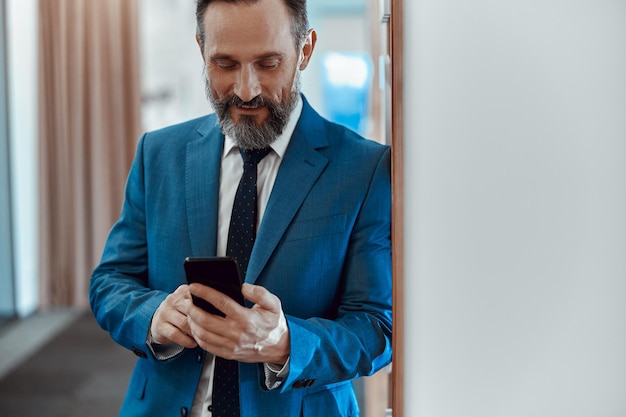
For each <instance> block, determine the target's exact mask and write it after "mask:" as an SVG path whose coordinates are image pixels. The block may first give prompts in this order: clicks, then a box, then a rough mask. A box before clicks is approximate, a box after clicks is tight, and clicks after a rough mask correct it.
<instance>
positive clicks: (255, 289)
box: [241, 283, 281, 313]
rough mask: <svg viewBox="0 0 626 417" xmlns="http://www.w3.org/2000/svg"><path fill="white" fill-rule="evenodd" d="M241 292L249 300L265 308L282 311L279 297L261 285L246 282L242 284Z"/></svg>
mask: <svg viewBox="0 0 626 417" xmlns="http://www.w3.org/2000/svg"><path fill="white" fill-rule="evenodd" d="M241 293H242V294H243V296H244V297H245V298H246V299H247V300H248V301H250V302H252V303H254V304H256V305H257V306H258V307H260V308H262V309H264V310H269V311H273V312H276V313H278V312H280V311H281V304H280V300H279V299H278V297H276V296H275V295H274V294H272V293H271V292H269V291H268V290H267V289H265V288H263V287H261V286H259V285H252V284H248V283H245V284H243V285H242V286H241Z"/></svg>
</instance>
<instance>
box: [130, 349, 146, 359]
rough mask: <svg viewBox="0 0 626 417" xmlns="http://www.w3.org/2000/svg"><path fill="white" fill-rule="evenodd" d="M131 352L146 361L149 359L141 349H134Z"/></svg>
mask: <svg viewBox="0 0 626 417" xmlns="http://www.w3.org/2000/svg"><path fill="white" fill-rule="evenodd" d="M131 350H132V351H133V353H134V354H135V355H137V356H139V357H140V358H143V359H146V358H147V357H148V355H146V353H145V352H144V351H143V350H141V349H138V348H136V347H133V348H132V349H131Z"/></svg>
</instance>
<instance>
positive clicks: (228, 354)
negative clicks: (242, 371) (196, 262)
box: [186, 284, 290, 365]
mask: <svg viewBox="0 0 626 417" xmlns="http://www.w3.org/2000/svg"><path fill="white" fill-rule="evenodd" d="M189 292H190V293H191V294H193V295H194V296H196V297H199V298H203V299H205V300H206V301H208V302H209V303H211V304H213V305H214V306H215V307H216V308H217V309H218V310H220V311H221V312H223V313H224V314H226V317H220V316H216V315H213V314H209V313H207V312H205V311H204V310H202V309H200V308H199V307H197V306H195V305H194V304H193V302H192V301H191V299H188V300H186V304H187V317H188V321H189V327H190V329H191V334H192V335H193V338H194V339H195V340H196V342H197V343H198V345H200V347H202V348H203V349H204V350H206V351H208V352H211V353H213V354H214V355H217V356H220V357H222V358H226V359H235V360H238V361H241V362H250V363H254V362H262V363H275V364H280V365H282V364H284V363H285V362H286V361H287V358H288V357H289V347H290V345H289V328H288V327H287V320H286V319H285V314H284V313H283V310H282V307H281V303H280V300H279V299H278V297H276V296H275V295H274V294H272V293H270V292H269V291H268V290H266V289H265V288H263V287H260V286H257V285H251V284H243V286H242V289H241V292H242V294H243V296H244V297H245V298H246V299H247V300H249V301H251V302H252V303H254V306H253V307H252V308H246V307H242V306H241V305H239V304H238V303H237V302H236V301H234V300H233V299H231V298H229V297H228V296H226V295H224V294H222V293H221V292H219V291H217V290H214V289H213V288H210V287H207V286H205V285H201V284H191V285H190V286H189Z"/></svg>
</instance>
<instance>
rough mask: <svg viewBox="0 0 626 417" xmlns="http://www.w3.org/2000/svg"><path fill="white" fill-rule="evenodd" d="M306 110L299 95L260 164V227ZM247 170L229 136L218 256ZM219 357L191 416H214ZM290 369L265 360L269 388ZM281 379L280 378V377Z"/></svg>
mask: <svg viewBox="0 0 626 417" xmlns="http://www.w3.org/2000/svg"><path fill="white" fill-rule="evenodd" d="M301 113H302V99H301V98H300V97H298V103H297V104H296V107H295V108H294V110H293V112H292V113H291V115H290V117H289V120H288V122H287V125H286V126H285V128H284V129H283V133H282V134H281V135H280V136H279V137H278V138H277V139H276V141H275V142H274V143H272V145H271V148H272V151H270V153H269V154H268V155H267V156H266V157H265V158H263V159H262V160H261V161H260V162H259V164H258V166H257V196H258V197H257V204H258V219H257V222H258V223H257V228H258V226H259V225H260V224H261V221H262V220H263V214H264V212H265V207H266V206H267V202H268V201H269V198H270V194H271V192H272V188H273V187H274V181H275V180H276V175H277V174H278V168H279V167H280V163H281V162H282V159H283V157H284V155H285V152H286V151H287V146H289V141H290V140H291V136H292V135H293V132H294V130H295V128H296V124H297V123H298V119H299V118H300V114H301ZM242 174H243V159H242V158H241V154H240V153H239V148H238V147H237V144H236V143H235V141H234V140H233V139H232V138H230V137H228V136H227V137H226V139H225V141H224V152H223V154H222V165H221V170H220V194H219V216H218V222H217V223H218V224H217V227H218V229H217V256H225V254H226V244H227V242H228V228H229V226H230V215H231V212H232V209H233V202H234V200H235V194H236V192H237V187H238V185H239V180H240V178H241V175H242ZM214 366H215V357H214V356H213V355H212V354H210V353H208V352H207V357H206V359H205V361H204V368H203V370H202V375H201V377H200V381H199V382H198V388H197V390H196V395H195V397H194V401H193V406H192V408H191V413H190V417H210V416H211V414H212V413H211V412H210V411H209V406H210V405H211V400H212V392H213V368H214ZM288 369H289V361H287V363H286V364H285V366H284V367H283V369H275V368H274V367H272V366H271V365H269V364H265V376H266V385H267V386H268V388H270V389H272V388H276V387H278V386H279V385H280V382H281V381H280V378H281V377H283V376H285V375H286V373H287V372H288ZM272 374H273V375H272ZM277 379H278V380H277Z"/></svg>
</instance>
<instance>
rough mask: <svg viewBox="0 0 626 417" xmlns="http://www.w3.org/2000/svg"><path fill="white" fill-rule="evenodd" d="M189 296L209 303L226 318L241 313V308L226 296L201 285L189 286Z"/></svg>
mask: <svg viewBox="0 0 626 417" xmlns="http://www.w3.org/2000/svg"><path fill="white" fill-rule="evenodd" d="M189 292H190V294H191V295H194V296H196V297H199V298H202V299H203V300H206V301H208V302H209V303H211V304H212V305H213V306H214V307H215V308H217V309H218V310H219V311H221V312H222V313H224V314H225V315H226V316H235V315H237V314H240V313H241V309H242V306H241V305H239V303H237V302H236V301H235V300H233V299H232V298H230V297H229V296H227V295H226V294H224V293H222V292H220V291H218V290H216V289H214V288H211V287H208V286H206V285H202V284H197V283H194V284H191V285H189Z"/></svg>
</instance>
